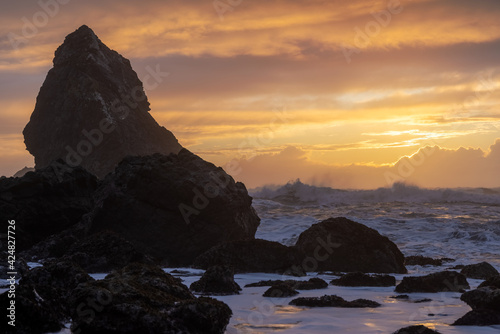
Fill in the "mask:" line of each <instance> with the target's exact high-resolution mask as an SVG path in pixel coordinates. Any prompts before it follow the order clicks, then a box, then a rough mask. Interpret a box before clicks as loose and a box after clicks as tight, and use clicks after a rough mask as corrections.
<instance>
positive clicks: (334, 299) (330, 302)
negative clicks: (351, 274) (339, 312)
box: [290, 295, 381, 308]
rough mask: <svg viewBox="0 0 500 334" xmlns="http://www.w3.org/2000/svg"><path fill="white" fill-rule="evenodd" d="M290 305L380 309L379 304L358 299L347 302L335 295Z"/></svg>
mask: <svg viewBox="0 0 500 334" xmlns="http://www.w3.org/2000/svg"><path fill="white" fill-rule="evenodd" d="M290 305H295V306H308V307H345V308H365V307H379V306H381V305H380V304H379V303H377V302H374V301H372V300H367V299H356V300H353V301H346V300H345V299H344V298H342V297H339V296H335V295H324V296H321V297H300V298H296V299H294V300H292V301H291V302H290Z"/></svg>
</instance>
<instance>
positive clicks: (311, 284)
mask: <svg viewBox="0 0 500 334" xmlns="http://www.w3.org/2000/svg"><path fill="white" fill-rule="evenodd" d="M279 284H287V285H288V286H290V287H291V288H292V289H294V290H316V289H325V288H327V287H328V283H326V282H325V281H324V280H322V279H321V278H317V277H312V278H310V279H309V280H308V281H296V280H285V281H282V280H268V281H260V282H257V283H250V284H247V285H245V288H251V287H259V286H273V285H279Z"/></svg>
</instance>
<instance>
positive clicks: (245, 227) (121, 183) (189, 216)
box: [83, 149, 260, 266]
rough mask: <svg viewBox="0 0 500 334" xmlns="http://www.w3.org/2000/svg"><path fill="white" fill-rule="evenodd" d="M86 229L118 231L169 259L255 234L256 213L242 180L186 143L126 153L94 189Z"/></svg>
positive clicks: (186, 261) (188, 259)
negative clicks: (165, 150) (174, 148)
mask: <svg viewBox="0 0 500 334" xmlns="http://www.w3.org/2000/svg"><path fill="white" fill-rule="evenodd" d="M94 198H95V201H96V203H97V204H96V207H95V208H94V210H93V211H92V212H91V213H90V214H88V215H86V216H85V222H83V223H85V224H88V225H89V226H90V227H89V232H88V233H90V234H92V233H97V232H101V231H105V230H109V231H113V232H116V233H118V234H120V235H122V236H123V237H124V238H125V239H126V240H128V241H130V242H132V244H134V246H135V247H136V248H137V250H138V251H140V252H143V253H145V254H146V255H150V256H153V257H154V258H156V259H158V260H160V261H165V262H166V263H167V264H168V265H172V266H181V265H190V264H191V263H192V262H193V260H194V259H195V258H196V257H197V256H198V255H200V254H201V253H203V252H205V251H206V250H208V249H209V248H211V247H213V246H215V245H217V244H219V243H223V242H228V241H234V240H244V239H253V238H254V236H255V232H256V230H257V227H258V226H259V222H260V219H259V217H258V216H257V214H256V213H255V210H254V209H253V207H252V198H251V197H250V196H249V195H248V192H247V190H246V188H245V186H244V185H243V184H242V183H240V182H235V181H234V180H233V178H232V177H231V176H229V175H228V174H226V173H225V172H224V170H223V169H222V168H217V167H216V166H214V165H213V164H211V163H209V162H206V161H204V160H203V159H201V158H200V157H198V156H196V155H194V154H193V153H191V152H189V151H188V150H186V149H182V150H181V152H179V154H170V155H169V156H165V155H161V154H154V155H151V156H145V157H127V158H126V159H124V160H123V161H122V162H121V163H120V164H119V165H118V166H117V168H116V170H115V172H114V173H112V174H109V175H108V177H106V179H105V180H104V181H103V184H102V186H101V187H100V188H99V189H98V190H97V191H96V193H95V196H94Z"/></svg>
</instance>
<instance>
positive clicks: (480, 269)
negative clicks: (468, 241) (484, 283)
mask: <svg viewBox="0 0 500 334" xmlns="http://www.w3.org/2000/svg"><path fill="white" fill-rule="evenodd" d="M460 273H461V274H462V275H465V277H467V278H475V279H484V280H486V279H488V278H491V277H495V276H498V275H500V274H499V273H498V271H497V270H496V269H495V267H493V266H492V265H491V264H489V263H488V262H481V263H477V264H470V265H467V266H464V267H463V269H462V271H460Z"/></svg>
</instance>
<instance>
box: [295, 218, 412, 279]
mask: <svg viewBox="0 0 500 334" xmlns="http://www.w3.org/2000/svg"><path fill="white" fill-rule="evenodd" d="M296 247H297V249H298V250H299V251H301V252H303V253H304V254H305V255H306V256H307V257H309V258H311V259H314V260H315V262H314V264H315V265H314V268H312V265H311V268H307V269H306V270H307V271H329V270H330V271H343V272H358V271H359V272H364V273H406V272H407V270H406V268H405V266H404V256H403V254H402V253H401V251H400V250H399V249H398V247H397V246H396V245H395V244H394V243H393V242H392V241H390V240H389V239H388V238H387V237H384V236H382V235H380V234H379V233H378V232H377V231H376V230H374V229H371V228H369V227H367V226H365V225H363V224H360V223H357V222H354V221H352V220H349V219H347V218H343V217H339V218H330V219H327V220H324V221H322V222H320V223H317V224H314V225H312V226H311V227H310V228H308V229H307V230H306V231H304V232H302V233H301V234H300V236H299V239H298V240H297V243H296ZM311 262H312V260H311Z"/></svg>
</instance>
